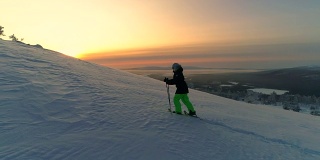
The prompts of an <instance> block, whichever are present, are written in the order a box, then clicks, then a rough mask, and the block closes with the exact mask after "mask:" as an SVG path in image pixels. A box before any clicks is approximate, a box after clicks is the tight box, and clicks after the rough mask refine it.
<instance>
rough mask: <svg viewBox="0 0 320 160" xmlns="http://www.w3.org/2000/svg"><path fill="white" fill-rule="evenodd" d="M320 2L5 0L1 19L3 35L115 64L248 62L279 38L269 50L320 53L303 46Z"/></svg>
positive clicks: (315, 30) (316, 24) (319, 26)
mask: <svg viewBox="0 0 320 160" xmlns="http://www.w3.org/2000/svg"><path fill="white" fill-rule="evenodd" d="M26 6H27V7H26ZM319 6H320V2H318V1H308V2H301V1H298V0H284V1H281V2H280V1H276V0H262V1H250V0H245V1H241V2H240V1H237V0H230V1H220V0H198V1H195V0H174V1H172V0H139V1H132V0H121V1H113V0H81V1H79V0H65V1H49V0H28V1H20V0H4V1H2V2H1V6H0V8H1V9H0V15H1V16H3V17H5V19H0V26H3V27H4V34H5V35H6V37H2V38H3V39H8V36H10V35H12V34H15V36H17V37H18V38H23V39H24V42H25V43H29V44H40V45H42V46H43V47H44V48H48V49H51V50H55V51H58V52H61V53H64V54H66V55H69V56H72V57H76V58H80V59H84V60H89V61H93V62H96V63H99V64H102V65H106V66H111V67H116V68H125V67H131V66H138V65H139V64H140V65H153V64H159V65H160V64H169V63H171V62H174V61H180V62H185V63H187V64H190V65H193V64H194V65H202V64H205V65H207V66H210V65H211V63H215V62H217V63H216V65H222V64H228V63H233V64H234V63H235V62H237V64H238V65H243V64H244V62H242V61H243V59H246V58H245V57H247V56H248V55H244V54H250V56H254V57H250V58H249V59H251V60H252V61H256V60H258V61H256V62H257V63H261V62H265V63H267V62H268V61H269V60H272V59H273V58H274V59H276V58H277V57H268V56H265V57H263V56H261V55H259V51H257V53H251V51H252V50H255V51H256V46H259V45H263V46H267V45H275V46H276V47H274V48H277V50H276V51H274V49H272V48H267V49H265V50H267V51H269V50H270V52H271V51H272V53H271V54H274V52H280V51H281V52H283V51H282V50H283V48H286V47H285V46H283V47H279V45H281V44H284V45H288V44H289V45H291V44H298V45H300V44H306V45H307V46H303V47H300V51H301V50H302V51H301V53H300V54H306V55H307V54H310V56H309V57H308V59H305V62H307V61H308V60H314V59H315V58H316V59H315V60H318V59H320V58H318V57H317V56H315V54H316V53H318V51H319V50H320V49H319V50H318V48H316V50H315V52H316V53H306V52H304V51H303V48H306V47H308V46H310V45H311V46H317V44H318V43H320V38H319V37H320V35H319V34H320V21H318V15H320V10H319ZM234 46H235V47H234ZM239 46H246V47H247V48H245V47H239ZM250 46H253V49H252V48H250ZM295 47H296V46H295ZM232 48H234V50H232ZM244 48H245V49H244ZM293 48H294V47H293ZM237 52H238V53H237ZM260 52H261V51H260ZM307 52H309V50H307ZM293 54H299V53H293ZM281 56H282V57H283V55H280V57H281ZM295 57H299V56H295ZM280 59H281V58H280ZM192 60H194V61H192ZM201 61H203V62H204V63H201ZM289 61H290V60H289ZM289 61H288V62H289ZM160 62H161V63H160ZM218 62H219V63H218ZM238 62H239V63H238ZM308 62H309V61H308ZM241 63H243V64H241ZM279 63H284V62H279ZM286 63H287V61H286ZM120 64H122V66H121V65H120Z"/></svg>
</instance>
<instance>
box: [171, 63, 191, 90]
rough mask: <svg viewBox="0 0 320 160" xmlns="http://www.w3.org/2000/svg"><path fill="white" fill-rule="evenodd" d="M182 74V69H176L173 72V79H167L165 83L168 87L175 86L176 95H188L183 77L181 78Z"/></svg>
mask: <svg viewBox="0 0 320 160" xmlns="http://www.w3.org/2000/svg"><path fill="white" fill-rule="evenodd" d="M182 72H183V68H182V67H181V68H180V69H178V70H177V71H175V72H174V74H173V79H169V80H167V82H166V83H167V84H169V85H174V84H175V85H176V87H177V90H176V94H187V93H189V90H188V85H187V83H186V82H185V81H184V76H183V73H182Z"/></svg>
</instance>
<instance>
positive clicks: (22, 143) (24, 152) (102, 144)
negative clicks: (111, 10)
mask: <svg viewBox="0 0 320 160" xmlns="http://www.w3.org/2000/svg"><path fill="white" fill-rule="evenodd" d="M0 68H1V70H0V109H1V112H0V159H2V160H12V159H13V160H14V159H19V160H20V159H21V160H26V159H27V160H28V159H32V160H38V159H40V160H42V159H43V160H47V159H57V160H63V159H67V160H70V159H71V160H73V159H74V160H81V159H84V160H88V159H94V160H107V159H112V160H115V159H117V160H133V159H139V160H149V159H152V160H157V159H166V160H174V159H191V160H192V159H194V160H207V159H208V160H212V159H218V160H219V159H230V160H231V159H232V160H233V159H244V160H248V159H253V160H256V159H306V160H308V159H320V144H319V142H320V137H319V135H320V118H319V117H315V116H311V115H305V114H300V113H296V112H288V111H285V110H282V109H277V108H271V107H266V106H263V105H252V104H247V103H242V102H238V101H233V100H229V99H225V98H222V97H218V96H214V95H210V94H207V93H203V92H199V91H196V90H190V94H189V97H190V100H191V102H193V104H194V105H195V109H196V110H197V113H198V115H199V116H200V117H201V118H203V120H199V119H196V118H192V117H188V116H181V115H175V114H171V113H169V112H167V108H168V97H167V92H166V86H165V84H164V83H163V82H161V81H157V80H154V79H151V78H148V77H144V76H138V75H134V74H131V73H127V72H124V71H120V70H116V69H112V68H107V67H102V66H99V65H96V64H92V63H88V62H85V61H82V60H78V59H74V58H71V57H67V56H65V55H63V54H60V53H57V52H54V51H49V50H45V49H41V48H37V47H33V46H29V45H25V44H20V43H15V42H11V41H3V40H0ZM170 91H171V96H173V95H174V91H175V88H174V87H173V86H172V87H171V88H170ZM171 98H172V97H171Z"/></svg>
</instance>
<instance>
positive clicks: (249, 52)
mask: <svg viewBox="0 0 320 160" xmlns="http://www.w3.org/2000/svg"><path fill="white" fill-rule="evenodd" d="M319 53H320V45H319V44H259V45H258V44H256V45H232V44H227V45H210V44H195V45H181V46H169V47H159V48H147V49H135V50H124V51H117V52H105V53H96V54H94V53H93V54H87V55H84V56H83V57H82V59H85V60H88V61H92V62H95V63H98V64H103V65H106V66H110V67H116V68H128V67H142V66H150V65H151V66H154V65H158V66H166V65H171V64H172V63H174V62H179V63H182V64H185V65H195V66H202V67H237V68H239V67H248V66H249V67H254V68H261V67H263V68H264V67H269V68H270V67H274V65H278V66H279V67H280V66H283V65H285V64H287V65H290V64H291V65H294V64H297V62H299V61H300V62H303V63H315V61H318V62H319V61H320V54H319ZM268 63H269V64H270V66H268ZM299 64H301V63H299ZM305 65H308V64H305Z"/></svg>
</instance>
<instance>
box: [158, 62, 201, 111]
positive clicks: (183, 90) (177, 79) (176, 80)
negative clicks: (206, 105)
mask: <svg viewBox="0 0 320 160" xmlns="http://www.w3.org/2000/svg"><path fill="white" fill-rule="evenodd" d="M172 70H173V73H174V74H173V79H168V78H165V79H164V82H166V84H168V85H176V87H177V90H176V93H175V95H174V98H173V102H174V106H175V111H174V113H177V114H182V110H181V103H180V100H181V101H182V102H183V103H184V104H185V105H186V106H187V108H188V110H189V115H190V116H193V115H196V111H195V110H194V108H193V105H192V103H191V102H190V100H189V97H188V93H189V90H188V85H187V83H186V82H185V81H184V76H183V73H182V72H183V68H182V66H181V65H180V64H178V63H174V64H173V65H172Z"/></svg>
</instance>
